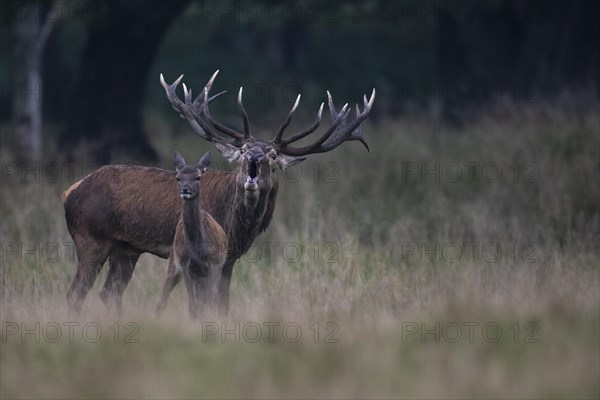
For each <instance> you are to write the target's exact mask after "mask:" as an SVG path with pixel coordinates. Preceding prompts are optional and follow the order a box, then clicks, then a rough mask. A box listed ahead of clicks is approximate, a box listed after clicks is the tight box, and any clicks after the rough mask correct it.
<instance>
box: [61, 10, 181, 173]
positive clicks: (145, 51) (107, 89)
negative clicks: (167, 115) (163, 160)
mask: <svg viewBox="0 0 600 400" xmlns="http://www.w3.org/2000/svg"><path fill="white" fill-rule="evenodd" d="M188 2H189V0H171V1H143V0H130V1H126V2H113V1H107V2H106V3H103V6H104V10H103V11H104V13H103V14H102V15H101V16H100V17H99V18H97V20H96V21H94V23H93V25H92V26H91V28H90V32H89V36H88V40H87V43H86V45H85V48H84V51H83V56H82V60H81V64H80V67H79V76H78V77H77V85H76V87H75V90H74V95H73V97H72V98H71V99H70V101H71V107H70V115H69V118H68V121H67V127H66V130H65V131H64V132H63V133H62V135H61V140H60V144H61V147H62V148H63V149H65V150H66V151H67V152H69V153H71V154H72V152H73V150H74V149H75V148H76V147H77V146H78V145H79V144H80V143H82V142H83V143H84V144H85V148H86V150H87V152H88V155H89V157H90V159H92V160H94V161H96V162H100V163H108V162H109V161H110V160H111V158H112V157H114V156H115V155H118V154H126V155H127V156H128V157H133V158H135V159H141V160H146V161H152V160H155V159H156V153H155V151H154V149H153V148H152V147H151V145H150V142H149V141H148V138H147V136H146V135H145V133H144V130H143V127H142V118H141V111H142V105H143V99H144V93H143V89H144V86H145V83H146V79H147V74H148V70H149V68H150V66H151V63H152V60H153V58H154V55H155V53H156V50H157V48H158V45H159V43H160V39H161V38H162V36H163V35H164V34H165V32H166V31H167V28H168V27H169V26H170V24H171V22H172V21H173V20H174V19H175V18H176V17H177V16H178V15H179V14H180V13H181V11H182V10H183V8H184V6H185V5H186V4H187V3H188ZM140 10H143V12H141V11H140ZM157 82H158V78H157ZM158 89H160V88H158ZM158 89H157V90H158Z"/></svg>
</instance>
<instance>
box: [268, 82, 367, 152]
mask: <svg viewBox="0 0 600 400" xmlns="http://www.w3.org/2000/svg"><path fill="white" fill-rule="evenodd" d="M327 98H328V106H329V112H330V114H331V119H332V121H333V122H332V125H331V126H330V127H329V128H328V129H327V130H326V131H325V133H323V135H321V137H320V138H319V139H318V140H317V141H316V142H314V143H312V144H309V145H307V146H304V147H290V146H289V144H290V143H293V142H296V141H298V140H300V139H302V138H304V137H306V136H308V135H310V134H311V133H313V132H314V131H315V130H317V128H318V127H319V125H320V123H321V114H322V113H323V103H321V107H320V108H319V112H318V113H317V119H316V120H315V122H314V123H313V124H312V125H311V126H310V127H309V128H307V129H305V130H304V131H302V132H300V133H297V134H295V135H293V136H291V137H290V138H288V139H282V136H283V132H284V131H285V129H286V128H287V126H288V125H289V124H290V121H291V120H292V116H293V114H294V112H295V111H296V108H297V107H298V103H299V101H300V96H298V98H297V99H296V102H295V103H294V106H293V107H292V109H291V111H290V113H289V114H288V117H287V119H286V120H285V122H284V123H283V125H281V128H279V131H278V132H277V135H276V136H275V139H273V141H272V143H273V144H274V145H276V146H277V147H278V148H279V151H280V152H281V153H284V154H287V155H290V156H305V155H308V154H316V153H325V152H328V151H331V150H333V149H335V148H336V147H338V146H339V145H340V144H342V143H344V142H346V141H352V140H358V141H360V142H361V143H362V144H363V145H364V146H365V147H366V148H367V150H368V151H369V152H370V151H371V150H370V149H369V145H368V144H367V142H366V141H365V139H364V137H363V134H362V128H361V126H360V125H361V124H362V123H363V121H364V120H365V119H366V118H367V116H368V115H369V113H370V112H371V107H372V106H373V102H374V101H375V89H373V92H372V93H371V98H370V99H369V100H368V101H367V96H366V95H365V96H363V102H364V106H363V110H362V111H360V109H359V108H358V104H357V105H356V118H354V119H353V120H351V121H348V115H349V114H350V109H349V108H348V104H347V103H346V104H345V105H344V107H342V109H341V110H340V112H339V113H338V112H337V110H336V109H335V106H334V105H333V99H332V98H331V94H330V93H329V91H327Z"/></svg>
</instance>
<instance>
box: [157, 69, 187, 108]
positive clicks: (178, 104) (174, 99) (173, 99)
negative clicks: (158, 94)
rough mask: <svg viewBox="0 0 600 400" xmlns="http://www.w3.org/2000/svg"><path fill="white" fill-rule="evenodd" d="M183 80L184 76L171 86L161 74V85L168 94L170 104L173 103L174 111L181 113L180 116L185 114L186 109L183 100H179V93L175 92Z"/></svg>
mask: <svg viewBox="0 0 600 400" xmlns="http://www.w3.org/2000/svg"><path fill="white" fill-rule="evenodd" d="M182 79H183V74H182V75H181V76H179V78H177V79H176V80H175V82H173V83H172V84H170V85H169V84H168V83H167V82H166V81H165V77H164V76H163V74H160V84H161V85H162V87H163V88H164V89H165V93H166V94H167V98H168V99H169V102H170V103H171V107H173V109H174V110H175V111H177V112H179V113H180V114H185V107H184V105H183V102H182V101H181V100H179V97H178V96H177V93H176V92H175V90H176V89H177V86H179V83H180V82H181V80H182ZM182 117H183V115H182Z"/></svg>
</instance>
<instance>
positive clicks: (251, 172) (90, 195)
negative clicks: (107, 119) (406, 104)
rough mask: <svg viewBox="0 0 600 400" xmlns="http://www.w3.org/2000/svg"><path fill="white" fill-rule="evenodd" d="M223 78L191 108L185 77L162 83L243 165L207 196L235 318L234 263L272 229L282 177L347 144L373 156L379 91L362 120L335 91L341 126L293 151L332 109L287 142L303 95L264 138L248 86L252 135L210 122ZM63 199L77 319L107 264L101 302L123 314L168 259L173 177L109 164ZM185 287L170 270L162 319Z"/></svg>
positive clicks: (198, 127)
mask: <svg viewBox="0 0 600 400" xmlns="http://www.w3.org/2000/svg"><path fill="white" fill-rule="evenodd" d="M218 72H219V71H217V72H215V73H214V74H213V76H212V77H211V79H210V80H209V81H208V83H207V84H206V86H205V87H204V89H203V90H202V92H201V93H200V95H199V96H198V97H196V98H195V99H194V100H192V92H191V90H187V87H186V86H185V84H184V85H183V89H184V98H183V100H182V99H180V98H179V96H178V95H177V94H176V91H175V90H176V88H177V86H178V85H179V83H180V82H181V80H182V78H183V75H182V76H180V77H179V78H178V79H177V80H176V81H175V82H174V83H172V84H167V83H166V82H165V80H164V78H163V77H162V75H161V77H160V81H161V84H162V86H163V87H164V89H165V92H166V95H167V98H168V100H169V101H170V103H171V105H172V107H173V108H174V110H175V111H176V112H177V113H179V115H180V116H181V117H182V118H183V119H185V120H187V121H188V123H189V125H190V126H191V128H192V129H193V130H194V131H195V132H196V133H197V134H198V135H199V136H200V137H201V138H203V139H205V140H207V141H209V142H212V143H214V144H215V146H216V147H217V149H218V150H219V151H220V152H221V154H222V155H223V156H224V157H225V158H226V159H227V160H228V161H230V162H233V163H236V168H235V169H234V170H233V171H214V170H210V171H207V172H206V173H205V174H204V176H203V177H202V179H203V183H202V186H203V190H202V193H201V194H200V196H201V201H202V204H203V207H204V210H206V211H207V212H208V213H209V214H211V215H212V216H213V218H214V219H215V220H216V221H217V222H218V223H219V224H220V225H221V226H222V227H223V229H224V230H225V233H226V234H227V238H228V240H229V248H228V250H227V259H226V260H225V264H224V266H223V271H222V276H221V281H220V284H219V309H220V311H221V314H224V315H226V314H227V312H228V310H229V286H230V281H231V274H232V271H233V265H234V263H235V261H236V260H237V259H238V258H240V257H241V256H242V255H244V254H245V253H246V251H248V249H249V248H250V246H251V245H252V243H253V242H254V240H255V239H256V237H257V236H258V235H259V234H260V233H262V232H263V231H264V230H265V229H267V227H268V226H269V223H270V221H271V217H272V216H273V210H274V209H275V201H276V198H277V190H278V182H277V177H276V175H275V172H276V170H277V169H285V168H287V167H289V166H290V165H293V164H295V163H298V162H300V161H303V160H304V159H305V158H304V157H302V156H305V155H309V154H316V153H325V152H328V151H331V150H333V149H335V148H336V147H338V146H339V145H341V144H342V143H344V142H346V141H353V140H358V141H360V142H361V143H362V144H363V145H364V146H365V147H366V148H367V150H368V149H369V147H368V145H367V143H366V142H365V140H364V139H363V136H362V129H361V126H360V125H361V124H362V122H363V121H364V120H365V119H366V118H367V116H368V115H369V112H370V111H371V107H372V106H373V102H374V100H375V89H373V93H372V94H371V97H370V98H369V99H367V97H366V96H364V98H363V100H364V108H363V110H362V111H360V109H359V107H358V105H357V106H356V117H355V118H353V119H352V118H349V111H350V109H349V108H348V105H347V104H346V105H344V107H342V109H341V110H340V111H339V112H338V111H337V110H336V108H335V107H334V105H333V100H332V98H331V95H330V94H329V92H327V95H328V100H329V102H328V105H329V111H330V114H331V118H332V125H331V126H330V127H329V128H327V130H326V131H325V132H324V133H323V134H322V135H321V136H320V137H319V138H318V139H317V140H316V141H315V142H313V143H312V144H308V145H305V146H301V147H293V146H291V144H292V143H294V142H297V141H299V140H301V139H303V138H305V137H307V136H308V135H310V134H311V133H313V132H314V131H316V130H317V128H318V127H319V125H320V123H321V114H322V111H323V104H321V107H320V109H319V112H318V114H317V118H316V120H315V122H314V123H313V124H312V125H311V126H310V127H308V128H307V129H305V130H303V131H301V132H299V133H296V134H294V135H292V136H291V137H288V138H283V133H284V131H285V129H286V128H287V127H288V125H289V124H290V121H291V120H292V116H293V114H294V112H295V111H296V108H297V107H298V104H299V101H300V95H299V96H298V98H297V99H296V102H295V103H294V106H293V107H292V109H291V111H290V112H289V114H288V116H287V119H286V120H285V121H284V123H283V124H282V125H281V127H280V128H279V130H278V132H277V134H276V135H275V138H274V139H273V140H271V141H262V140H258V139H256V138H254V137H253V136H252V135H251V134H250V124H249V121H248V115H247V113H246V111H245V109H244V106H243V104H242V88H240V91H239V94H238V99H237V107H238V109H239V111H240V113H241V115H242V117H243V132H239V131H237V130H235V129H233V128H230V127H228V126H226V125H223V124H221V123H220V122H218V121H216V120H215V119H213V117H212V116H211V114H210V111H209V108H208V104H209V103H210V101H212V100H213V99H214V98H216V97H217V96H219V95H220V94H221V93H219V94H217V95H215V96H212V97H208V94H209V92H210V89H211V87H212V84H213V82H214V79H215V78H216V75H217V73H218ZM219 132H220V133H219ZM146 182H152V184H151V185H149V184H146ZM63 198H64V206H65V216H66V220H67V226H68V228H69V233H70V234H71V236H72V237H73V241H74V242H75V248H76V251H77V255H78V264H77V272H76V274H75V277H74V279H73V282H72V284H71V287H70V288H69V291H68V293H67V299H68V302H69V305H70V307H71V308H72V309H74V310H75V311H79V310H80V309H81V306H82V304H83V301H84V299H85V297H86V295H87V293H88V291H89V289H90V288H91V286H92V285H93V283H94V281H95V279H96V277H97V275H98V273H99V271H100V269H101V268H102V265H103V264H104V262H105V261H106V259H107V258H108V259H109V264H110V269H109V271H108V275H107V278H106V281H105V283H104V287H103V289H102V290H101V292H100V297H101V298H102V300H103V301H104V303H105V304H107V305H110V304H111V303H113V304H114V305H115V306H116V307H117V308H118V309H120V307H121V302H122V297H123V291H124V290H125V288H126V286H127V284H128V283H129V281H130V279H131V276H132V274H133V271H134V268H135V264H136V262H137V260H138V258H139V256H140V255H141V254H142V253H144V252H148V253H151V254H154V255H157V256H159V257H162V258H167V257H169V254H170V251H171V246H172V243H173V237H174V235H175V228H176V226H177V221H178V220H179V218H180V214H181V207H179V204H178V201H179V199H178V197H177V195H176V181H175V177H174V173H173V172H171V171H166V170H162V169H158V168H151V167H140V166H122V165H121V166H119V165H112V166H105V167H102V168H99V169H98V170H96V171H94V172H92V173H91V174H90V175H88V176H86V177H85V178H83V179H82V180H80V181H79V182H77V183H75V184H74V185H73V186H71V187H70V188H69V189H68V190H67V191H66V192H65V194H64V196H63ZM180 280H181V275H180V274H179V273H178V271H177V269H176V268H169V270H168V275H167V279H166V280H165V283H164V286H163V291H162V296H161V299H160V301H159V303H158V305H157V307H156V309H157V312H159V313H160V311H162V310H163V309H164V307H165V306H166V304H167V298H168V296H169V294H170V293H171V291H172V290H173V288H174V287H175V286H176V285H177V284H178V282H179V281H180ZM111 299H112V300H111Z"/></svg>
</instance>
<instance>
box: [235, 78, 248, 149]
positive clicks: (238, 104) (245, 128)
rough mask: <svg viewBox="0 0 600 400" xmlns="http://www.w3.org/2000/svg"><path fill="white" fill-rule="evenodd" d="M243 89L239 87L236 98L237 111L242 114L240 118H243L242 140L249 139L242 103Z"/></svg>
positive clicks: (246, 115) (246, 116)
mask: <svg viewBox="0 0 600 400" xmlns="http://www.w3.org/2000/svg"><path fill="white" fill-rule="evenodd" d="M243 89H244V87H243V86H240V91H239V93H238V98H237V107H238V110H240V112H241V113H242V117H243V118H244V139H250V122H249V121H248V114H247V113H246V110H245V109H244V104H243V103H242V91H243Z"/></svg>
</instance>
